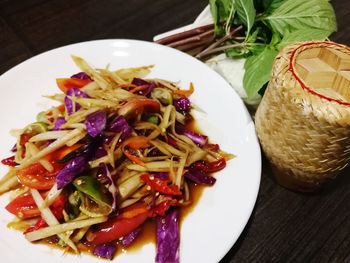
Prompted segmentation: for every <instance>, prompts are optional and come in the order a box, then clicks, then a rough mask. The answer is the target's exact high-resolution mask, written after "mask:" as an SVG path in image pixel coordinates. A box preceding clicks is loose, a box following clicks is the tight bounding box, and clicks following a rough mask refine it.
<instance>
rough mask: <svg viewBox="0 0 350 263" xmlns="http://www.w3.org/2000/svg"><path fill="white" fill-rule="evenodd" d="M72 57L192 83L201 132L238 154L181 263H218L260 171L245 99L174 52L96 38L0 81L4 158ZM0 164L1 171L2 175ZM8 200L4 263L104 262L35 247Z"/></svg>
mask: <svg viewBox="0 0 350 263" xmlns="http://www.w3.org/2000/svg"><path fill="white" fill-rule="evenodd" d="M71 54H75V55H78V56H82V57H83V58H85V59H86V60H87V61H88V62H89V63H90V64H92V65H93V66H94V67H100V68H102V67H105V66H106V65H107V64H110V68H112V69H115V68H122V67H133V66H142V65H149V64H154V65H155V69H154V70H153V71H152V74H151V76H152V77H158V78H163V79H167V80H172V81H181V82H180V84H181V86H182V87H184V88H187V86H188V84H189V83H190V82H193V83H194V86H195V93H194V95H193V96H192V101H193V103H195V104H196V105H197V106H199V107H200V108H201V109H203V110H204V111H205V112H206V114H204V113H198V112H197V113H196V114H195V115H196V118H197V120H198V121H197V123H198V124H199V127H200V128H201V130H202V131H204V132H205V133H206V134H207V135H209V138H210V139H211V140H212V141H213V142H216V143H219V144H220V145H221V147H222V149H224V150H226V151H228V152H231V153H233V154H235V155H237V158H235V159H234V160H232V161H230V162H229V163H228V165H227V167H226V169H224V170H223V171H221V172H219V173H217V175H216V178H217V183H216V184H215V185H214V187H210V188H206V189H205V191H204V193H203V195H202V197H201V199H200V200H199V203H198V205H197V206H196V207H195V209H194V210H193V212H192V213H191V214H189V215H188V216H187V217H186V219H185V221H184V223H183V225H182V228H181V247H180V250H181V252H180V259H181V262H182V263H184V262H186V263H187V262H190V263H192V262H201V263H205V262H210V263H213V262H218V261H219V260H220V259H221V258H222V257H223V256H225V254H226V253H227V252H228V251H229V249H230V248H231V247H232V246H233V244H234V243H235V242H236V240H237V238H238V237H239V235H240V234H241V232H242V230H243V228H244V226H245V225H246V223H247V221H248V219H249V216H250V214H251V212H252V209H253V207H254V204H255V201H256V197H257V193H258V189H259V183H260V173H261V157H260V148H259V144H258V141H257V137H256V134H255V129H254V124H253V121H252V120H251V118H250V116H249V114H248V112H247V110H246V108H245V106H244V104H243V102H242V101H241V99H240V98H239V97H238V95H237V94H236V93H235V92H234V91H233V90H232V88H231V87H230V86H229V85H228V84H227V83H226V82H225V80H224V79H223V78H222V77H220V76H219V75H218V74H217V73H215V72H214V71H212V70H211V69H210V68H209V67H207V66H206V65H205V64H203V63H201V62H200V61H198V60H196V59H194V58H192V57H190V56H188V55H186V54H184V53H181V52H179V51H176V50H174V49H170V48H168V47H164V46H160V45H156V44H153V43H148V42H142V41H134V40H99V41H91V42H84V43H79V44H74V45H69V46H65V47H62V48H58V49H54V50H51V51H49V52H46V53H43V54H41V55H38V56H36V57H33V58H31V59H29V60H27V61H25V62H23V63H22V64H19V65H18V66H16V67H14V68H13V69H11V70H10V71H8V72H6V73H5V74H3V75H2V76H1V77H0V89H1V90H0V91H1V97H0V110H1V115H0V124H1V129H0V138H1V140H0V156H1V158H3V157H7V156H9V154H10V153H9V151H8V149H10V148H11V147H12V146H13V144H14V139H13V138H12V137H11V136H10V135H9V130H10V129H12V128H21V127H24V126H25V125H26V124H28V123H30V122H33V121H35V116H36V114H37V113H38V112H40V111H42V110H44V109H47V108H48V107H49V106H51V105H52V102H51V101H49V100H47V99H45V98H43V97H41V95H44V94H46V95H47V94H53V93H55V92H57V88H56V84H55V78H58V77H68V76H70V75H72V74H74V73H76V72H78V71H79V70H78V69H77V68H76V67H75V65H74V64H73V62H72V61H71V59H70V55H71ZM232 74H234V72H232ZM5 172H6V168H5V167H1V170H0V173H1V174H5ZM8 198H9V197H8V196H7V195H4V196H2V197H1V198H0V209H1V210H0V211H1V212H0V233H1V234H0V248H1V258H2V260H5V261H6V262H19V260H25V262H26V263H32V262H33V263H38V262H50V263H55V262H63V260H65V261H66V262H70V263H74V262H81V261H82V260H84V262H85V263H88V262H102V261H101V260H100V259H98V258H94V257H92V256H89V255H85V254H83V255H81V256H75V255H70V254H68V255H62V251H60V250H55V249H52V248H50V247H47V246H44V245H33V244H31V243H29V242H27V241H26V240H25V238H24V237H23V235H22V234H21V233H20V232H17V231H15V230H11V229H8V228H7V227H6V224H7V222H9V221H10V220H11V219H12V216H11V215H10V214H9V213H7V212H6V211H5V209H4V206H5V205H6V204H7V203H8ZM154 257H155V247H154V245H153V244H147V245H145V246H144V247H142V248H141V249H140V250H139V251H136V252H132V253H126V254H121V255H120V256H118V257H116V258H115V261H116V262H119V263H123V262H138V263H142V262H153V261H154Z"/></svg>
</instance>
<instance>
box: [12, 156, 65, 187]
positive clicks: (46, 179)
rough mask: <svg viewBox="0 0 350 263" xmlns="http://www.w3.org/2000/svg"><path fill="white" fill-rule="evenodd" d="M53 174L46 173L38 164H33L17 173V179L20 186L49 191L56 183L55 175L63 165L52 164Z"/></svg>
mask: <svg viewBox="0 0 350 263" xmlns="http://www.w3.org/2000/svg"><path fill="white" fill-rule="evenodd" d="M52 165H53V167H54V170H53V172H49V171H47V170H46V169H45V168H44V167H43V166H42V165H41V164H40V163H34V164H32V165H30V166H28V167H26V168H23V169H20V170H18V171H17V174H16V175H17V178H18V180H19V181H20V183H21V184H23V185H25V186H28V187H29V188H33V189H37V190H49V189H51V188H52V186H53V185H54V184H55V182H56V175H57V174H58V172H59V171H60V170H61V169H62V167H63V164H58V163H52Z"/></svg>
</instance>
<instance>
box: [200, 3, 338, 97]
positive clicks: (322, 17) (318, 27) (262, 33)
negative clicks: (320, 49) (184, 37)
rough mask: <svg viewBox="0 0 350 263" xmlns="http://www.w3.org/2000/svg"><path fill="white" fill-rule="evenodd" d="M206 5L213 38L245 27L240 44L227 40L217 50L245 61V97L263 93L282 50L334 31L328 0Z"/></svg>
mask: <svg viewBox="0 0 350 263" xmlns="http://www.w3.org/2000/svg"><path fill="white" fill-rule="evenodd" d="M209 4H210V11H211V14H212V17H213V20H214V33H215V36H216V39H218V38H220V37H221V38H225V36H227V35H229V34H230V32H232V28H238V27H243V28H244V31H245V32H244V36H243V37H242V39H243V40H242V41H239V40H238V39H235V38H228V39H227V40H225V41H224V42H223V43H222V44H221V45H220V49H221V50H223V51H224V52H225V53H226V55H227V56H228V57H230V58H233V59H236V58H246V62H245V65H244V67H245V75H244V79H243V85H244V88H245V90H246V93H247V96H248V98H249V97H253V96H254V95H256V93H258V92H262V90H263V87H264V86H265V85H266V83H267V82H268V81H269V78H270V73H271V70H272V65H273V62H274V59H275V57H276V55H277V53H278V52H279V51H280V50H281V49H282V48H283V47H285V46H286V45H288V44H292V43H295V42H299V41H311V40H324V39H326V38H327V37H328V36H329V35H330V34H331V33H333V32H334V31H336V29H337V25H336V18H335V13H334V10H333V8H332V6H331V4H330V3H329V1H328V0H209ZM205 52H208V50H206V51H204V53H203V52H202V54H201V55H203V54H205Z"/></svg>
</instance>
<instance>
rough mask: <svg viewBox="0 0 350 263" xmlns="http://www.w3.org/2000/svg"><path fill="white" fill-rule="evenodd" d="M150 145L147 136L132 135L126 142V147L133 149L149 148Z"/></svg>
mask: <svg viewBox="0 0 350 263" xmlns="http://www.w3.org/2000/svg"><path fill="white" fill-rule="evenodd" d="M149 145H150V144H149V138H147V137H145V136H135V137H131V138H129V139H127V140H126V141H125V142H124V147H125V146H127V147H130V148H132V149H140V148H147V147H148V146H149Z"/></svg>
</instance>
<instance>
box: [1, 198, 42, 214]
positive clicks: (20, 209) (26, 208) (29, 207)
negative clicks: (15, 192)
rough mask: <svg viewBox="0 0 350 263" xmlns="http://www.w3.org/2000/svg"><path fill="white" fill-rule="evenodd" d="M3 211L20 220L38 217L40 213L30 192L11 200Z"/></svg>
mask: <svg viewBox="0 0 350 263" xmlns="http://www.w3.org/2000/svg"><path fill="white" fill-rule="evenodd" d="M5 209H6V210H7V211H9V212H10V213H11V214H14V215H15V216H17V217H19V218H21V219H27V218H32V217H37V216H40V211H39V209H38V208H37V206H36V204H35V202H34V199H33V197H32V195H31V194H30V192H27V193H25V194H23V195H20V196H18V197H16V198H15V199H13V200H12V201H11V202H10V203H9V204H8V205H7V206H6V207H5Z"/></svg>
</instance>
